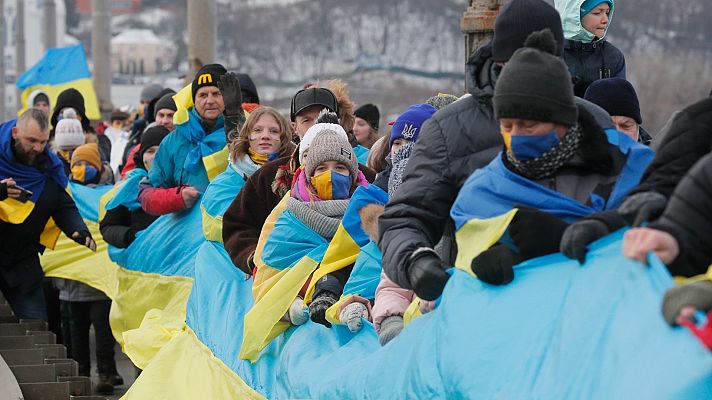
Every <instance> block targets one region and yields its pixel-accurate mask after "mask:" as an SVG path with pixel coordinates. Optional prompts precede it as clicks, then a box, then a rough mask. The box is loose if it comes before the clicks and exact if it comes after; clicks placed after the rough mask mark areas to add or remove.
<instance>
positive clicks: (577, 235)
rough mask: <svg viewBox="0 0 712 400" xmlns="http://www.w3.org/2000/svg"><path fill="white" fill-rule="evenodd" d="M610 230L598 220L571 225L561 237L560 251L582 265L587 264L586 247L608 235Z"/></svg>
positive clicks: (588, 220)
mask: <svg viewBox="0 0 712 400" xmlns="http://www.w3.org/2000/svg"><path fill="white" fill-rule="evenodd" d="M609 233H611V232H610V229H608V226H607V225H606V224H604V223H603V222H601V221H599V220H596V219H584V220H581V221H578V222H576V223H573V224H571V225H569V227H568V228H566V231H564V235H563V236H562V237H561V246H560V250H561V252H562V253H564V255H566V257H568V258H574V259H576V260H578V262H579V263H580V264H583V263H585V262H586V252H587V251H588V249H586V246H588V245H589V244H591V243H593V242H595V241H596V240H598V239H600V238H602V237H604V236H606V235H608V234H609Z"/></svg>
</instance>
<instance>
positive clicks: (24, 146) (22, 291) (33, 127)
mask: <svg viewBox="0 0 712 400" xmlns="http://www.w3.org/2000/svg"><path fill="white" fill-rule="evenodd" d="M47 121H48V118H47V114H45V113H44V112H43V111H41V110H38V109H29V110H27V111H25V112H24V113H23V114H22V115H21V116H20V118H19V119H18V120H17V121H15V120H11V121H8V122H5V123H3V124H2V125H0V182H2V183H1V184H0V291H2V293H3V295H4V296H5V298H6V299H7V301H8V303H10V306H11V307H12V310H13V312H14V313H15V315H17V317H19V318H24V319H44V320H46V319H47V310H46V306H45V300H44V294H43V291H42V277H43V272H42V267H41V265H40V260H39V256H38V253H42V252H43V251H44V249H45V248H46V247H50V248H51V247H53V246H54V244H55V243H56V241H57V238H58V237H59V230H58V229H57V228H59V229H61V231H63V232H64V233H65V234H66V235H67V236H69V237H71V238H72V239H73V240H74V241H76V242H77V243H79V244H81V245H84V246H86V247H88V248H89V249H91V250H92V251H95V250H96V243H94V239H93V238H92V236H91V234H90V233H89V229H88V228H87V226H86V225H85V224H84V221H83V220H82V217H81V215H80V214H79V211H78V210H77V207H76V205H75V204H74V200H73V199H72V198H71V196H70V195H69V193H67V191H66V190H65V189H66V187H67V183H68V178H67V175H66V174H65V173H64V168H63V166H62V162H61V161H60V160H59V158H57V156H56V155H54V154H53V153H52V152H51V151H49V149H48V147H47V142H48V141H49V125H48V122H47Z"/></svg>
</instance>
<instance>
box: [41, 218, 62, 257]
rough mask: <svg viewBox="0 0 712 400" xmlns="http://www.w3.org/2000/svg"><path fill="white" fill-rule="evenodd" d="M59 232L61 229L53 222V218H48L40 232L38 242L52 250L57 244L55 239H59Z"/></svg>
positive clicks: (60, 232)
mask: <svg viewBox="0 0 712 400" xmlns="http://www.w3.org/2000/svg"><path fill="white" fill-rule="evenodd" d="M61 234H62V231H61V230H60V229H59V227H58V226H57V224H56V223H55V222H54V219H52V218H50V219H49V220H48V221H47V224H46V225H45V227H44V230H43V231H42V233H41V234H40V244H41V245H42V246H44V247H46V248H48V249H50V250H54V247H55V246H56V245H57V240H59V236H60V235H61Z"/></svg>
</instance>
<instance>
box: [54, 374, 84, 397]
mask: <svg viewBox="0 0 712 400" xmlns="http://www.w3.org/2000/svg"><path fill="white" fill-rule="evenodd" d="M57 381H58V382H69V394H70V395H72V396H90V395H91V394H92V390H91V378H89V377H88V376H60V377H57Z"/></svg>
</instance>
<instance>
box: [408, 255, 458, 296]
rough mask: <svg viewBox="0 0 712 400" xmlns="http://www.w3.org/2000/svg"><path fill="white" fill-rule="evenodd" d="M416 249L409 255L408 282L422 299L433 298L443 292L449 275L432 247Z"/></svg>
mask: <svg viewBox="0 0 712 400" xmlns="http://www.w3.org/2000/svg"><path fill="white" fill-rule="evenodd" d="M423 249H424V250H422V251H421V250H420V249H418V250H416V251H415V252H413V255H411V257H410V263H409V264H410V265H409V266H408V271H407V274H408V282H410V286H411V288H412V289H413V291H414V292H415V294H416V295H417V296H418V297H420V298H421V299H424V300H435V299H437V298H438V297H440V295H441V294H442V292H443V289H444V288H445V284H446V283H447V280H448V279H450V275H449V274H448V273H447V272H445V268H444V267H443V263H442V261H440V257H438V255H437V254H436V253H435V251H434V250H432V249H426V248H423Z"/></svg>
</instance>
